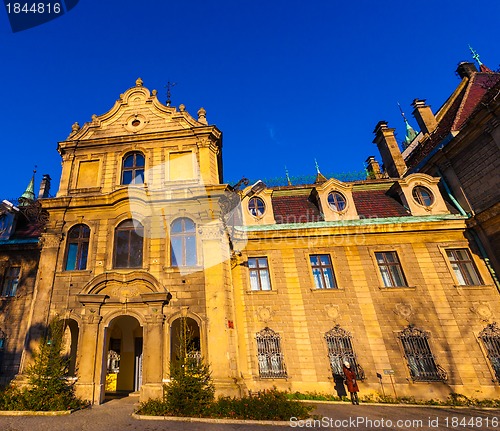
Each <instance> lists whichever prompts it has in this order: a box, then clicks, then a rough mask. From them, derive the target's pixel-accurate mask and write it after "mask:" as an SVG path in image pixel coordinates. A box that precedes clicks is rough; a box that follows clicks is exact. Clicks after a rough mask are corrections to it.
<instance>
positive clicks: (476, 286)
mask: <svg viewBox="0 0 500 431" xmlns="http://www.w3.org/2000/svg"><path fill="white" fill-rule="evenodd" d="M453 287H456V288H457V289H471V290H475V289H489V288H491V287H494V286H493V284H471V285H469V284H454V285H453Z"/></svg>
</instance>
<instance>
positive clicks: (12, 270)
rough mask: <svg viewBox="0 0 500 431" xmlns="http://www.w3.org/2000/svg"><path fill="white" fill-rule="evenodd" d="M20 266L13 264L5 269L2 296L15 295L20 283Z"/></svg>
mask: <svg viewBox="0 0 500 431" xmlns="http://www.w3.org/2000/svg"><path fill="white" fill-rule="evenodd" d="M20 273H21V267H20V266H11V267H9V268H7V270H6V271H5V277H4V279H3V286H2V296H15V294H16V291H17V286H18V285H19V274H20Z"/></svg>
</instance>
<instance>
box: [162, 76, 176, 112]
mask: <svg viewBox="0 0 500 431" xmlns="http://www.w3.org/2000/svg"><path fill="white" fill-rule="evenodd" d="M175 85H177V82H170V81H168V82H167V85H165V88H166V89H167V106H170V104H171V103H172V100H170V98H171V97H172V92H171V90H172V87H175Z"/></svg>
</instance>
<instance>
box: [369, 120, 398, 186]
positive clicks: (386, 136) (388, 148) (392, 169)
mask: <svg viewBox="0 0 500 431" xmlns="http://www.w3.org/2000/svg"><path fill="white" fill-rule="evenodd" d="M394 130H395V129H389V128H388V127H387V122H386V121H379V122H378V124H377V125H376V126H375V130H374V131H373V133H375V139H374V140H373V143H374V144H377V147H378V150H379V152H380V155H381V156H382V161H383V162H384V167H385V171H386V172H387V174H388V175H389V176H390V177H391V178H400V177H402V176H403V174H404V173H405V172H406V163H405V161H404V160H403V156H402V155H401V151H400V149H399V145H398V143H397V142H396V137H395V136H394Z"/></svg>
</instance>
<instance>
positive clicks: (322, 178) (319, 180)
mask: <svg viewBox="0 0 500 431" xmlns="http://www.w3.org/2000/svg"><path fill="white" fill-rule="evenodd" d="M314 164H315V165H316V172H317V174H318V175H316V181H315V182H314V183H315V184H320V183H324V182H325V181H326V177H325V176H324V175H323V174H322V173H321V172H320V171H319V165H318V161H317V160H316V159H314Z"/></svg>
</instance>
